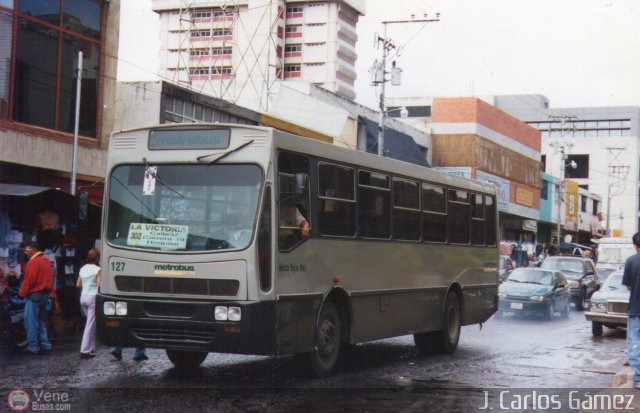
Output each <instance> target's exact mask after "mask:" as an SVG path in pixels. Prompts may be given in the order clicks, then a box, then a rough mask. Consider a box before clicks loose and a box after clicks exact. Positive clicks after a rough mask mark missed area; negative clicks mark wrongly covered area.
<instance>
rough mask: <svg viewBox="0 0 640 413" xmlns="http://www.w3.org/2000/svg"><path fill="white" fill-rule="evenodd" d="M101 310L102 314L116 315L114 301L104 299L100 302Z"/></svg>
mask: <svg viewBox="0 0 640 413" xmlns="http://www.w3.org/2000/svg"><path fill="white" fill-rule="evenodd" d="M102 312H103V313H104V315H116V303H114V302H113V301H105V302H104V303H103V304H102Z"/></svg>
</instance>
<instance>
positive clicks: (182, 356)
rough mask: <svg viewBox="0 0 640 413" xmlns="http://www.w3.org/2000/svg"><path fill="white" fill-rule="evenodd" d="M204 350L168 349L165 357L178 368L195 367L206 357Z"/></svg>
mask: <svg viewBox="0 0 640 413" xmlns="http://www.w3.org/2000/svg"><path fill="white" fill-rule="evenodd" d="M207 355H209V353H207V352H206V351H184V350H168V349H167V357H169V360H170V361H171V363H173V365H174V366H175V367H176V368H177V369H180V370H188V369H195V368H196V367H198V366H199V365H201V364H202V362H203V361H204V359H206V358H207Z"/></svg>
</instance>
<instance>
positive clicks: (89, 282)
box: [76, 248, 102, 359]
mask: <svg viewBox="0 0 640 413" xmlns="http://www.w3.org/2000/svg"><path fill="white" fill-rule="evenodd" d="M99 262H100V253H99V252H98V250H96V249H95V248H91V249H90V250H89V252H88V253H87V263H86V264H85V265H83V266H82V268H80V276H79V277H78V281H77V282H76V287H78V288H81V287H82V292H81V293H80V306H81V307H82V312H83V313H84V315H85V316H86V317H87V323H86V324H85V326H84V334H83V335H82V345H81V346H80V358H83V359H88V358H92V357H95V356H96V294H98V287H100V283H101V282H102V273H101V272H100V267H99V266H98V263H99Z"/></svg>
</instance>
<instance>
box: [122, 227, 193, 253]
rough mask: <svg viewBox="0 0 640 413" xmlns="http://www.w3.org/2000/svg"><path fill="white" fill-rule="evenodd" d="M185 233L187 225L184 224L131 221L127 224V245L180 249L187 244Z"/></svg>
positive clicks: (187, 228) (187, 233) (186, 232)
mask: <svg viewBox="0 0 640 413" xmlns="http://www.w3.org/2000/svg"><path fill="white" fill-rule="evenodd" d="M187 235H189V227H188V226H186V225H166V224H142V223H132V224H131V225H130V226H129V236H128V238H127V245H130V246H133V247H146V248H159V249H161V250H180V249H185V248H186V246H187Z"/></svg>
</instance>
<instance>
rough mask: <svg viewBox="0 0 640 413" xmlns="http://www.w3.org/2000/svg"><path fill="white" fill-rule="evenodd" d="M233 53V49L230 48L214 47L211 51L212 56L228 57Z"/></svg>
mask: <svg viewBox="0 0 640 413" xmlns="http://www.w3.org/2000/svg"><path fill="white" fill-rule="evenodd" d="M232 53H233V48H231V47H214V48H213V49H211V54H212V55H230V54H232Z"/></svg>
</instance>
